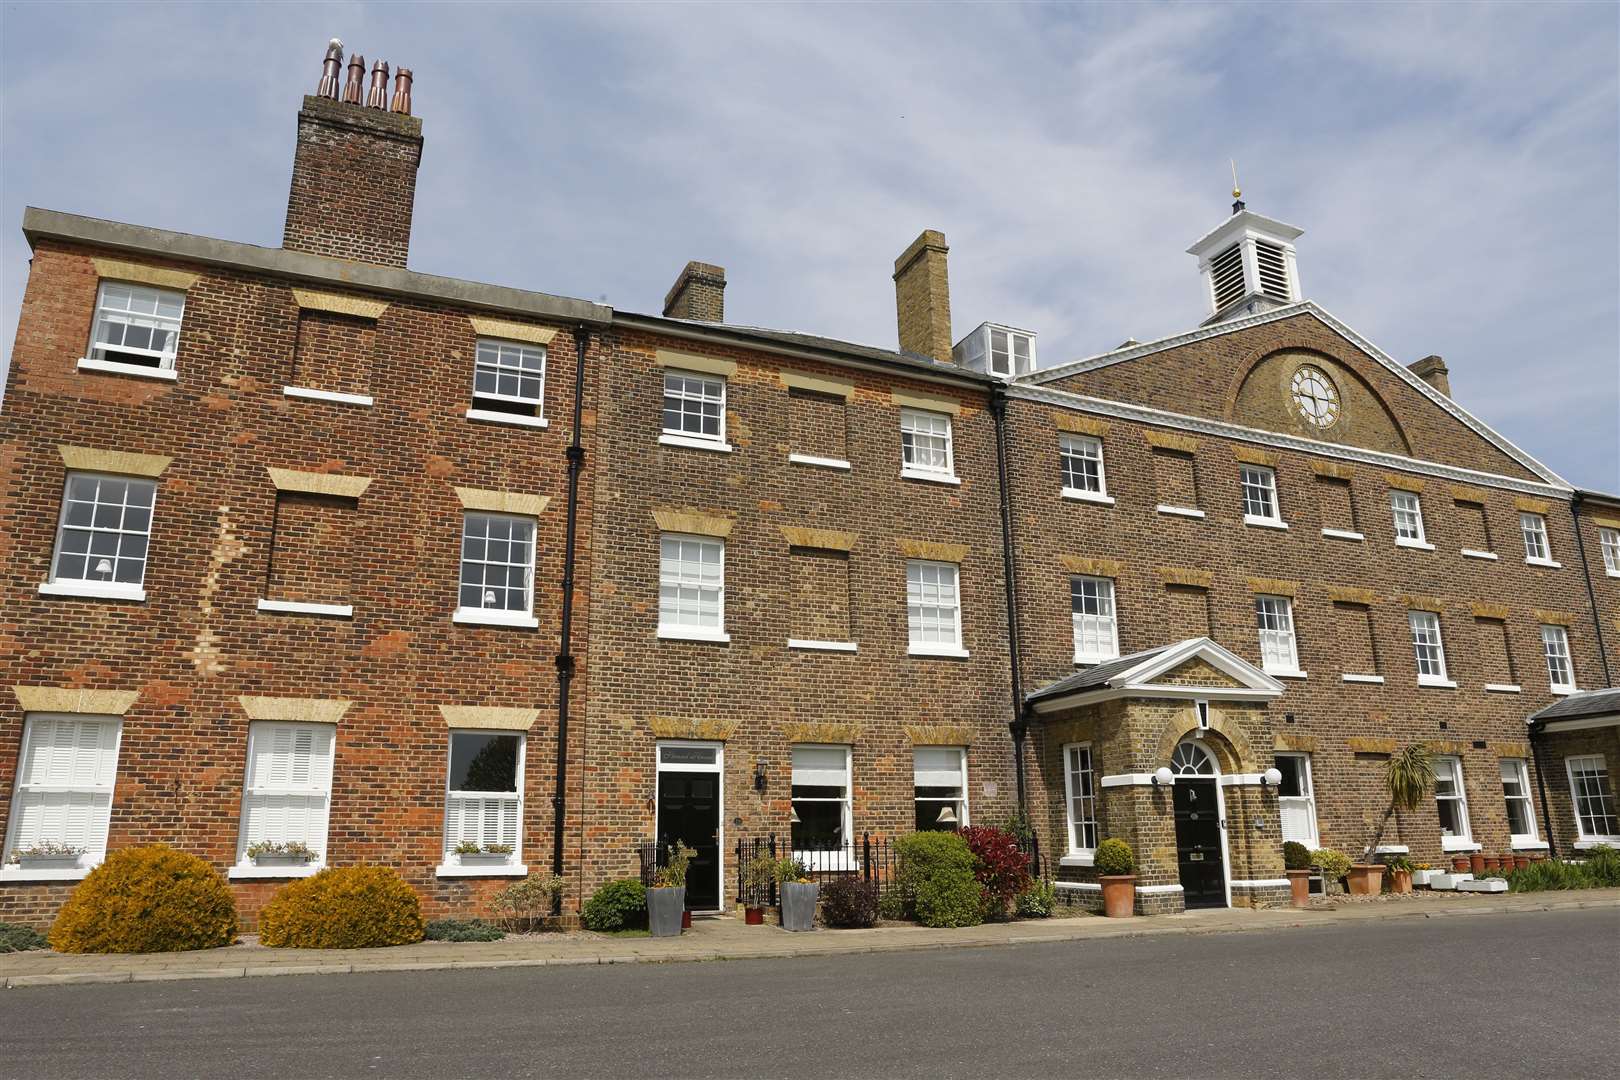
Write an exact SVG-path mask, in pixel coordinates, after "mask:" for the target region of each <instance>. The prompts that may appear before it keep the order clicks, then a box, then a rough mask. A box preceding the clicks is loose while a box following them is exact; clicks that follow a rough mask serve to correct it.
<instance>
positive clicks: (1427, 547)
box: [1395, 536, 1434, 551]
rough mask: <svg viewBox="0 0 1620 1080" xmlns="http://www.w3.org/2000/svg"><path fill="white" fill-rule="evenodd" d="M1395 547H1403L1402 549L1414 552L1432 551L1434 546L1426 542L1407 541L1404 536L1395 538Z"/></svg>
mask: <svg viewBox="0 0 1620 1080" xmlns="http://www.w3.org/2000/svg"><path fill="white" fill-rule="evenodd" d="M1395 546H1396V547H1403V548H1411V549H1412V550H1414V551H1433V550H1434V545H1433V544H1431V543H1429V542H1428V541H1427V540H1409V539H1407V538H1406V537H1404V536H1397V537H1396V538H1395Z"/></svg>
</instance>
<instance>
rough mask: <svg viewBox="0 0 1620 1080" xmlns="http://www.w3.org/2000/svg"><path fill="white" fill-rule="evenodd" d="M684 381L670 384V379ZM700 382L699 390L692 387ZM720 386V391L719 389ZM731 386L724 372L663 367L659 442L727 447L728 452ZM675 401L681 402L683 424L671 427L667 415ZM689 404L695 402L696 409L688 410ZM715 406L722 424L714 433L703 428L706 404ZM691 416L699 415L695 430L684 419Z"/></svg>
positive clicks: (699, 446) (704, 448) (697, 446)
mask: <svg viewBox="0 0 1620 1080" xmlns="http://www.w3.org/2000/svg"><path fill="white" fill-rule="evenodd" d="M676 379H679V380H681V382H680V385H679V386H677V387H674V388H673V389H672V388H671V386H670V383H671V380H676ZM694 381H695V382H696V383H697V387H696V389H694V388H693V387H692V385H691V384H692V383H693V382H694ZM716 388H718V391H717V390H716ZM730 391H731V387H730V385H729V381H728V380H727V379H726V377H725V376H724V375H715V374H711V373H709V372H704V371H688V370H686V369H685V368H665V369H664V395H663V398H662V400H661V403H660V405H659V412H658V417H659V420H658V423H659V426H660V431H661V434H660V435H659V436H658V441H659V442H660V443H661V444H663V445H665V446H688V447H692V448H694V449H698V450H725V451H729V450H730V449H731V445H730V444H729V443H727V442H726V403H727V399H728V397H729V396H730ZM671 400H674V401H676V402H679V403H680V407H679V408H678V409H677V410H676V411H677V412H678V413H679V415H680V418H681V420H682V424H681V425H679V426H676V427H670V426H669V425H668V424H666V423H664V414H665V412H666V411H668V408H669V402H670V401H671ZM687 403H696V406H697V411H696V412H695V413H689V411H688V409H687V408H686V407H685V406H686V405H687ZM708 405H714V406H716V407H717V409H718V411H719V423H718V424H717V426H716V429H715V431H714V433H713V434H707V433H705V432H704V431H703V415H704V407H705V406H708ZM688 415H694V416H696V417H697V418H698V427H697V430H696V431H688V430H686V428H685V426H684V421H685V420H686V418H687V417H688Z"/></svg>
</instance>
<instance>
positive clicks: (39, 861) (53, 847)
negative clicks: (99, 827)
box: [11, 840, 86, 870]
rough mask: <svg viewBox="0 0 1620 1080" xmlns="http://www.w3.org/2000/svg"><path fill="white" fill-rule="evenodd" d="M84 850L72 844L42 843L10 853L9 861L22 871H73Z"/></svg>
mask: <svg viewBox="0 0 1620 1080" xmlns="http://www.w3.org/2000/svg"><path fill="white" fill-rule="evenodd" d="M85 850H86V849H85V848H82V847H75V846H73V845H72V844H59V843H56V842H55V841H49V840H47V841H44V842H42V843H38V844H34V845H33V846H31V847H25V848H18V849H16V850H15V851H13V852H12V853H11V861H12V862H14V863H16V864H17V865H18V866H19V867H20V868H21V869H24V870H74V869H77V868H78V865H79V857H80V856H81V855H83V854H84V853H85Z"/></svg>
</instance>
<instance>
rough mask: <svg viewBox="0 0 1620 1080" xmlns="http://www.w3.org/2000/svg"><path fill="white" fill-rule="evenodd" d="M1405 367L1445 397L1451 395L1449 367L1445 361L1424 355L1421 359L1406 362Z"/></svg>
mask: <svg viewBox="0 0 1620 1080" xmlns="http://www.w3.org/2000/svg"><path fill="white" fill-rule="evenodd" d="M1406 368H1407V370H1408V371H1410V372H1411V373H1412V374H1414V375H1416V376H1417V377H1418V378H1420V379H1422V380H1423V381H1424V382H1426V383H1428V384H1429V385H1430V386H1432V387H1434V388H1435V389H1436V390H1438V391H1440V392H1441V393H1442V394H1444V395H1446V397H1450V396H1451V369H1450V368H1448V367H1446V362H1445V361H1444V360H1442V359H1441V358H1440V357H1438V356H1432V355H1431V356H1425V357H1424V358H1423V359H1421V360H1417V361H1414V362H1412V363H1410V364H1407V365H1406Z"/></svg>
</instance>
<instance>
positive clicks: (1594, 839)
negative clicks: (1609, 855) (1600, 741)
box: [1564, 754, 1620, 847]
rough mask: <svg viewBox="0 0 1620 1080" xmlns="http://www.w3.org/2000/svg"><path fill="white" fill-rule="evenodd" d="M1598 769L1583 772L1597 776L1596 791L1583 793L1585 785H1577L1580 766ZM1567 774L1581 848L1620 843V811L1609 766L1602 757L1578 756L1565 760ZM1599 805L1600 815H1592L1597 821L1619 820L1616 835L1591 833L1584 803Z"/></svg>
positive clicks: (1594, 784) (1582, 770)
mask: <svg viewBox="0 0 1620 1080" xmlns="http://www.w3.org/2000/svg"><path fill="white" fill-rule="evenodd" d="M1594 763H1595V768H1590V769H1586V768H1583V769H1580V770H1579V771H1580V772H1581V774H1582V775H1585V776H1591V777H1593V778H1594V779H1593V781H1592V783H1593V787H1594V789H1595V790H1594V791H1593V793H1591V794H1583V793H1582V791H1581V785H1580V784H1578V783H1577V782H1576V772H1577V766H1590V765H1593V764H1594ZM1564 772H1565V773H1566V774H1567V775H1568V777H1569V808H1570V811H1571V813H1573V814H1574V815H1575V836H1576V842H1577V844H1578V845H1584V846H1587V847H1590V846H1591V845H1593V844H1620V811H1617V810H1616V808H1615V803H1614V786H1613V782H1612V780H1611V779H1610V777H1609V763H1608V760H1607V759H1606V758H1605V757H1604V756H1603V755H1602V754H1575V755H1572V756H1570V757H1567V758H1565V759H1564ZM1593 800H1595V801H1596V802H1597V803H1598V810H1599V811H1600V813H1599V814H1595V815H1592V818H1593V820H1596V819H1597V818H1599V817H1602V818H1607V819H1609V820H1611V821H1615V822H1616V825H1615V829H1616V831H1615V832H1612V833H1599V832H1590V831H1588V830H1587V827H1586V823H1587V817H1586V815H1583V813H1582V811H1581V803H1582V802H1583V801H1587V802H1590V801H1593Z"/></svg>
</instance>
